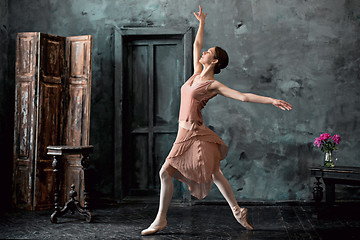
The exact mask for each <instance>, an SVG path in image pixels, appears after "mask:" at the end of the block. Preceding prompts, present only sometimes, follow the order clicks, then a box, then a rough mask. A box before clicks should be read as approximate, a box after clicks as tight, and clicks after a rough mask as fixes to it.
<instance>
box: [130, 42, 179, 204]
mask: <svg viewBox="0 0 360 240" xmlns="http://www.w3.org/2000/svg"><path fill="white" fill-rule="evenodd" d="M124 56H126V62H125V64H124V65H125V66H124V69H125V73H124V76H125V78H124V93H123V94H124V95H123V97H124V104H123V129H124V130H123V147H124V151H123V159H124V161H123V190H124V192H125V196H140V195H141V196H157V194H158V192H159V188H160V183H159V176H158V172H159V170H160V167H161V165H162V164H163V162H164V160H165V158H166V156H167V154H168V153H169V151H170V149H171V146H172V143H173V141H174V140H175V138H176V133H177V122H178V111H179V103H180V86H181V84H182V82H183V80H182V77H181V76H182V74H183V68H181V66H182V65H183V46H182V41H181V38H179V39H167V38H166V37H164V39H161V38H160V37H159V36H157V37H156V38H151V36H150V37H149V36H147V37H144V39H138V38H137V39H131V38H129V39H127V41H126V42H125V46H124ZM174 192H175V194H174V196H176V197H181V196H182V195H181V184H179V183H178V184H176V185H175V189H174Z"/></svg>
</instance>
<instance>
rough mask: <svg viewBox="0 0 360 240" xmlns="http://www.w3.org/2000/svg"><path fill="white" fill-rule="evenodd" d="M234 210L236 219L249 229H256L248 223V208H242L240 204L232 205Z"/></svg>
mask: <svg viewBox="0 0 360 240" xmlns="http://www.w3.org/2000/svg"><path fill="white" fill-rule="evenodd" d="M232 211H233V214H234V217H235V218H236V220H237V221H238V222H239V223H240V224H241V225H242V226H243V227H244V228H246V229H247V230H251V231H252V230H254V227H253V226H252V225H251V224H250V223H248V221H247V219H246V216H247V212H248V210H247V209H246V208H240V207H239V206H238V205H236V206H234V207H232Z"/></svg>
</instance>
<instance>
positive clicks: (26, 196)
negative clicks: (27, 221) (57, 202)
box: [13, 33, 92, 210]
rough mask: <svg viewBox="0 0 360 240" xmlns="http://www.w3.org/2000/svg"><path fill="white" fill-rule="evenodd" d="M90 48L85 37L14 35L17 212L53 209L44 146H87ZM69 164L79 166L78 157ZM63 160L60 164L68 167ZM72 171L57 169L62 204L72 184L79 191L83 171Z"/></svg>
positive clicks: (70, 167)
mask: <svg viewBox="0 0 360 240" xmlns="http://www.w3.org/2000/svg"><path fill="white" fill-rule="evenodd" d="M66 44H67V45H66ZM65 47H66V48H65ZM91 47H92V38H91V36H88V35H87V36H79V37H70V38H65V37H59V36H54V35H49V34H43V33H19V34H18V35H17V52H16V71H15V72H16V92H15V94H16V97H15V98H16V103H15V129H14V172H13V179H14V180H13V202H14V205H15V206H16V207H18V208H27V209H31V210H35V209H45V208H50V207H52V205H53V184H54V182H53V181H54V178H53V167H52V159H50V158H49V156H48V155H47V154H46V152H47V150H46V147H47V146H48V145H64V144H65V145H67V144H69V145H88V142H89V130H90V129H89V127H90V124H89V121H90V86H91V66H90V65H91ZM65 53H67V58H66V57H65ZM66 69H68V71H66ZM65 79H67V81H65ZM67 118H68V119H67ZM74 159H76V161H77V163H76V164H77V165H80V157H79V156H75V157H74ZM67 160H68V159H67V158H64V159H63V162H62V163H63V164H67ZM73 166H75V165H74V164H70V165H66V168H65V166H64V165H63V166H61V167H60V170H61V171H62V173H63V174H64V178H62V179H61V184H62V186H63V187H62V188H61V189H62V191H63V194H62V196H63V198H65V197H67V196H68V192H69V190H70V186H71V184H72V183H74V184H75V185H76V187H77V189H79V188H82V187H83V178H81V174H82V169H81V167H79V166H76V167H75V168H74V167H73ZM67 171H69V172H67ZM69 181H73V182H71V183H70V182H69ZM80 199H83V196H80ZM63 200H64V199H63ZM82 201H83V200H82Z"/></svg>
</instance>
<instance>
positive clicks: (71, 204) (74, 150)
mask: <svg viewBox="0 0 360 240" xmlns="http://www.w3.org/2000/svg"><path fill="white" fill-rule="evenodd" d="M47 150H48V152H47V154H48V155H51V156H52V157H53V163H52V166H53V168H54V170H53V171H54V175H55V176H54V177H55V179H54V180H55V181H54V205H55V206H54V212H53V213H52V214H51V218H50V220H51V222H52V223H57V218H58V217H60V216H62V215H64V214H65V213H66V212H67V211H69V210H70V211H71V212H72V213H74V212H75V210H77V211H78V212H79V213H80V214H82V215H84V216H86V221H87V222H91V220H92V214H91V211H90V207H89V192H88V191H87V184H88V176H87V175H88V174H87V169H88V167H89V164H90V159H89V155H90V153H92V152H93V151H94V146H91V145H90V146H48V147H47ZM75 154H80V155H81V166H82V170H83V173H84V200H85V201H84V207H82V206H81V205H80V203H79V201H77V200H75V197H76V196H77V192H76V191H75V186H74V184H72V185H71V191H70V200H69V201H67V202H66V203H65V205H64V207H60V192H59V185H60V173H59V170H60V169H61V167H60V166H61V165H62V163H61V161H62V156H64V155H75Z"/></svg>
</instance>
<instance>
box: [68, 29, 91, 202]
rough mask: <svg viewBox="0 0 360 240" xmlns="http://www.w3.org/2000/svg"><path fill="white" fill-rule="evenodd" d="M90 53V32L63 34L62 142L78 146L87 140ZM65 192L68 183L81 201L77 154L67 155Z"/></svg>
mask: <svg viewBox="0 0 360 240" xmlns="http://www.w3.org/2000/svg"><path fill="white" fill-rule="evenodd" d="M91 54H92V36H90V35H87V36H74V37H67V38H66V62H67V71H66V76H67V77H66V78H67V84H66V97H65V99H66V105H65V109H66V111H67V112H66V122H65V131H64V145H68V146H79V145H88V144H89V133H90V101H91V95H90V93H91V91H90V90H91V89H90V86H91ZM66 159H67V161H65V162H66V165H65V173H66V177H65V186H66V187H65V188H64V189H65V194H64V195H63V196H64V197H65V198H66V199H68V193H69V191H70V186H71V183H80V184H81V185H79V184H78V185H75V189H76V191H77V192H78V193H80V196H79V200H80V201H82V202H83V201H84V196H82V193H83V191H80V190H81V189H83V185H82V183H83V172H82V170H81V169H82V167H81V164H80V161H79V160H80V156H66Z"/></svg>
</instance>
